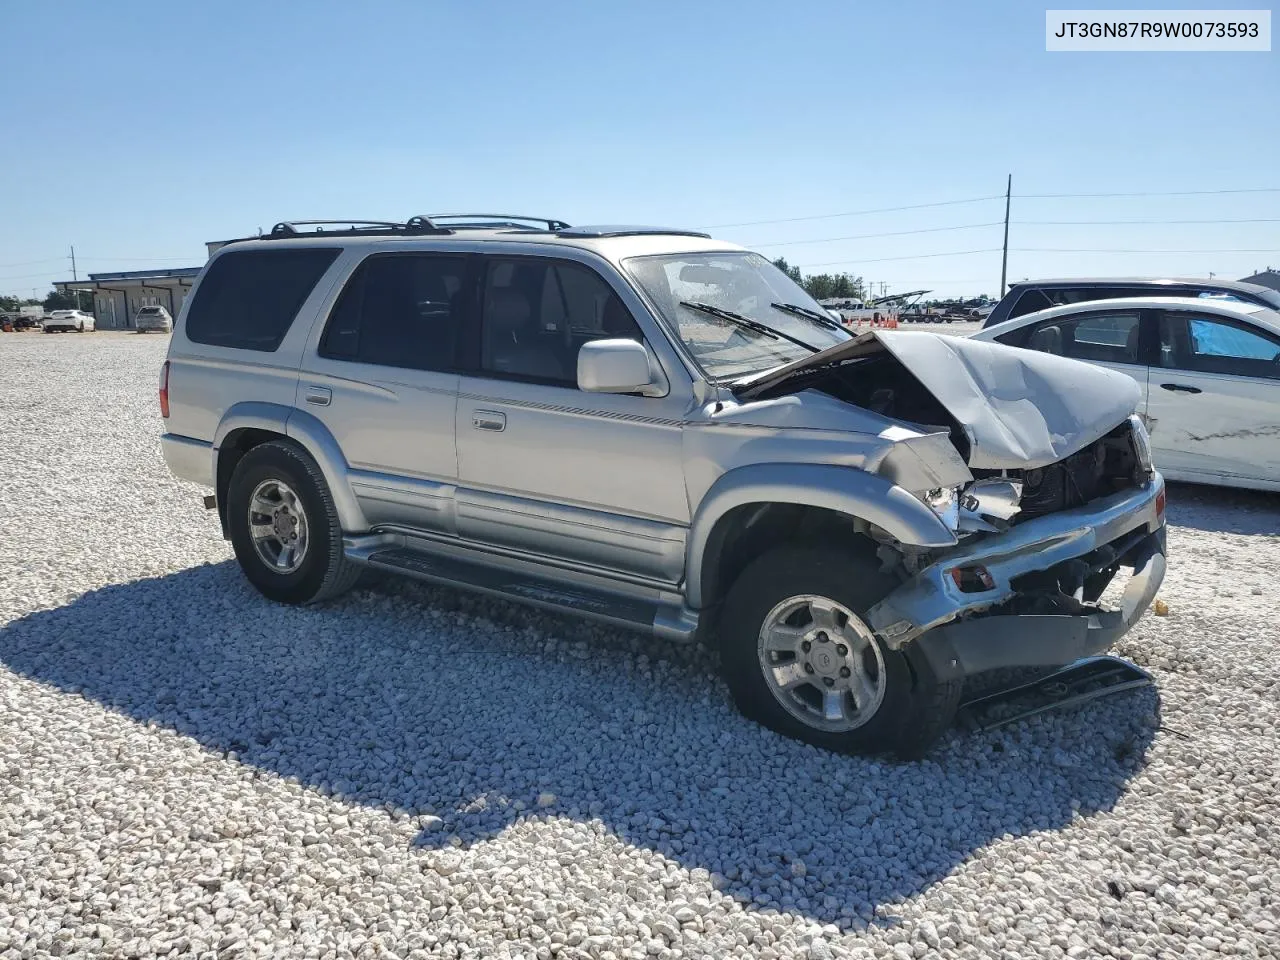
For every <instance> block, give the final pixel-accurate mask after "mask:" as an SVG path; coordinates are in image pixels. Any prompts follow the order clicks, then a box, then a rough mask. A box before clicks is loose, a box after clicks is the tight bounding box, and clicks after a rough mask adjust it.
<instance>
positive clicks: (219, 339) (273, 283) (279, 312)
mask: <svg viewBox="0 0 1280 960" xmlns="http://www.w3.org/2000/svg"><path fill="white" fill-rule="evenodd" d="M339 252H340V251H339V250H337V249H328V248H317V247H308V248H306V249H296V248H295V249H290V250H237V251H233V252H230V253H224V254H223V255H222V256H220V257H218V259H217V260H215V261H214V262H213V263H212V264H211V265H210V266H209V269H208V271H206V273H205V275H204V277H203V278H202V279H201V281H200V284H199V286H198V287H197V288H196V292H195V299H194V300H193V301H192V303H191V308H190V309H189V310H188V311H187V325H186V333H187V339H189V340H191V341H192V342H194V343H205V344H209V345H211V346H218V347H232V348H235V349H239V350H258V351H262V352H264V353H270V352H272V351H274V350H276V349H278V348H279V346H280V342H281V341H282V340H284V337H285V334H286V333H288V332H289V327H290V326H291V325H292V324H293V320H294V318H295V317H296V316H297V315H298V310H299V309H301V307H302V304H303V303H305V302H306V299H307V297H308V296H309V295H310V294H311V291H312V289H313V288H314V287H315V285H316V283H317V282H318V281H319V279H320V278H321V277H322V276H323V275H324V272H325V271H326V270H328V269H329V266H330V265H331V264H332V263H333V261H334V260H335V259H336V258H337V256H338V254H339Z"/></svg>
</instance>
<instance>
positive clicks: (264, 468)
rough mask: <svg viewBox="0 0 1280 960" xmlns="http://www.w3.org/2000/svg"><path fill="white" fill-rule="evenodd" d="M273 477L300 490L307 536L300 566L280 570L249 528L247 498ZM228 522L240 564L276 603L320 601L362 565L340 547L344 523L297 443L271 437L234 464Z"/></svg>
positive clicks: (351, 580)
mask: <svg viewBox="0 0 1280 960" xmlns="http://www.w3.org/2000/svg"><path fill="white" fill-rule="evenodd" d="M267 480H277V481H281V482H283V483H285V484H286V485H288V487H289V488H290V489H292V490H293V491H294V492H295V493H296V494H297V496H298V500H299V501H300V502H301V504H302V507H303V510H304V511H305V513H306V520H307V527H308V531H309V532H308V542H307V548H306V552H305V553H304V555H303V559H302V562H301V564H300V565H299V566H298V568H297V569H296V570H294V571H292V572H290V573H281V572H278V571H276V570H274V569H272V568H271V567H270V566H268V565H267V563H266V562H265V561H264V560H263V559H262V558H261V557H260V556H259V555H258V551H257V549H256V548H255V547H254V544H253V538H252V536H251V535H250V532H249V498H250V497H251V496H252V495H253V491H254V490H255V489H256V488H257V487H258V485H259V484H261V483H263V482H264V481H267ZM226 509H227V526H228V528H229V530H230V533H231V545H232V547H234V549H235V552H236V559H237V560H239V561H240V568H241V569H242V570H243V571H244V575H245V576H246V577H247V578H248V579H249V582H250V583H252V584H253V585H254V586H255V587H257V588H258V591H259V592H260V593H262V595H263V596H265V597H267V598H268V599H270V600H275V601H276V602H277V603H291V604H304V603H319V602H322V601H324V600H332V599H333V598H334V597H337V596H339V595H340V594H343V593H345V592H346V591H347V590H349V589H351V587H352V586H353V585H354V584H355V582H356V578H357V577H359V575H360V566H359V565H358V564H354V563H352V562H351V561H349V560H348V559H347V558H346V555H345V554H344V553H343V551H342V526H341V524H340V523H339V521H338V511H337V508H336V507H335V506H334V502H333V496H332V495H331V494H330V493H329V487H328V485H327V484H326V483H325V481H324V475H323V474H322V473H321V472H320V468H319V466H317V465H316V462H315V461H314V460H312V459H311V457H310V456H309V455H308V454H307V453H306V452H305V451H304V450H302V449H301V448H300V447H298V446H297V445H296V444H293V443H289V442H287V441H271V442H269V443H264V444H261V445H259V446H256V447H254V448H253V449H252V450H250V451H249V452H248V453H246V454H245V455H244V457H242V458H241V460H240V462H239V463H237V464H236V468H235V471H234V472H233V473H232V474H231V482H230V484H229V485H228V487H227V507H226Z"/></svg>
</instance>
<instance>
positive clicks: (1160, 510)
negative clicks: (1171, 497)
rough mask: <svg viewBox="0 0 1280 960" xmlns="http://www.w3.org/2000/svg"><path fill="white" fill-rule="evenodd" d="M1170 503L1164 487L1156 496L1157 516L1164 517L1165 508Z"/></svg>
mask: <svg viewBox="0 0 1280 960" xmlns="http://www.w3.org/2000/svg"><path fill="white" fill-rule="evenodd" d="M1167 503H1168V497H1167V496H1166V494H1165V491H1164V487H1161V488H1160V492H1159V493H1157V494H1156V516H1157V517H1163V516H1164V508H1165V505H1166V504H1167Z"/></svg>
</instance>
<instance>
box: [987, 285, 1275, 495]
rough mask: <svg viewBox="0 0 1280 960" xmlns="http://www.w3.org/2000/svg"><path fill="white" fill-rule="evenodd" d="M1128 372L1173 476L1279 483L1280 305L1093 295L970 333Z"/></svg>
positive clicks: (1236, 483) (1157, 451) (1260, 486)
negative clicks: (1098, 297)
mask: <svg viewBox="0 0 1280 960" xmlns="http://www.w3.org/2000/svg"><path fill="white" fill-rule="evenodd" d="M973 339H975V340H994V341H996V342H998V343H1005V344H1009V345H1011V346H1016V347H1026V348H1029V349H1031V350H1040V351H1043V352H1045V353H1054V354H1059V355H1062V356H1067V357H1074V358H1075V359H1077V360H1084V361H1087V362H1089V363H1094V364H1097V365H1099V366H1103V367H1109V368H1111V369H1112V370H1117V371H1120V372H1121V373H1125V374H1127V375H1128V376H1130V377H1132V378H1133V379H1134V380H1136V381H1137V382H1138V385H1139V386H1140V387H1142V390H1143V393H1144V397H1143V405H1142V406H1141V407H1140V408H1139V410H1140V411H1141V412H1142V413H1143V414H1144V417H1145V419H1146V420H1147V423H1148V426H1149V428H1150V429H1151V445H1152V448H1153V454H1154V459H1155V462H1156V466H1157V467H1159V469H1160V472H1161V473H1163V474H1164V475H1165V477H1166V478H1168V479H1170V480H1184V481H1188V482H1191V483H1209V484H1220V485H1222V486H1228V487H1250V488H1253V489H1257V490H1280V311H1276V310H1271V309H1268V308H1266V307H1263V306H1259V305H1257V304H1252V303H1242V302H1238V301H1234V300H1229V299H1219V298H1204V297H1200V298H1195V297H1129V298H1125V299H1120V300H1094V301H1090V302H1086V303H1072V304H1067V305H1065V306H1060V307H1053V308H1051V309H1049V310H1041V311H1039V312H1038V313H1030V314H1027V315H1025V316H1021V317H1016V318H1015V319H1012V320H1006V321H1005V322H1004V323H999V324H996V325H995V326H991V327H987V328H986V329H984V330H982V331H980V332H978V333H976V334H974V335H973Z"/></svg>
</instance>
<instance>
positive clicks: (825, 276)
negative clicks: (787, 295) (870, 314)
mask: <svg viewBox="0 0 1280 960" xmlns="http://www.w3.org/2000/svg"><path fill="white" fill-rule="evenodd" d="M773 265H774V266H775V267H777V268H778V269H779V270H781V271H782V272H783V273H785V274H786V275H787V276H788V277H790V278H791V279H792V280H794V281H795V282H796V283H798V284H799V285H800V286H802V287H804V289H805V292H806V293H808V294H809V296H811V297H813V299H815V300H828V299H831V298H838V299H847V300H861V299H863V297H864V296H865V295H866V284H864V283H863V281H862V278H861V277H855V276H854V275H853V274H851V273H811V274H808V275H805V274H803V273H801V272H800V268H799V267H793V266H791V264H789V263H787V260H786V258H785V257H779V258H778V259H777V260H775V261H773Z"/></svg>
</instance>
